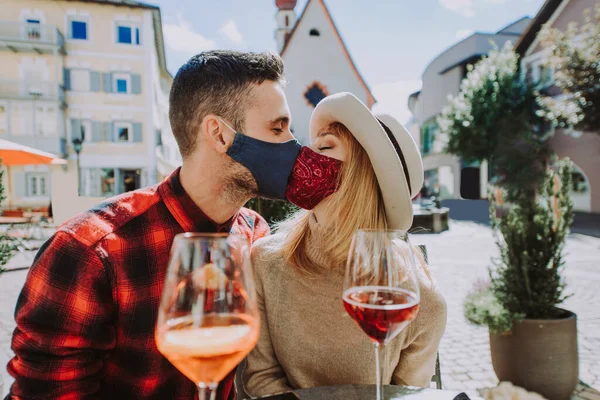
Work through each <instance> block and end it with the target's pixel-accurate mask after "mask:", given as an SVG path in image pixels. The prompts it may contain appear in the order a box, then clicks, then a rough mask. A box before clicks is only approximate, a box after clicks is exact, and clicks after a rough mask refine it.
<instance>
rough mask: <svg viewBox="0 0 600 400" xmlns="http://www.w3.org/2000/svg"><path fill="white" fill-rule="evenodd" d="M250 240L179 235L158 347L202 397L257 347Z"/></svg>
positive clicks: (212, 393)
mask: <svg viewBox="0 0 600 400" xmlns="http://www.w3.org/2000/svg"><path fill="white" fill-rule="evenodd" d="M259 326H260V323H259V315H258V309H257V307H256V299H255V294H254V281H253V278H252V270H251V265H250V251H249V246H248V242H247V240H246V239H245V238H244V237H242V236H230V235H227V234H200V233H184V234H179V235H177V236H175V239H174V241H173V247H172V249H171V259H170V261H169V267H168V270H167V276H166V278H165V284H164V288H163V294H162V299H161V303H160V308H159V311H158V321H157V324H156V332H155V339H156V345H157V347H158V350H159V351H160V352H161V353H162V354H163V355H164V356H165V357H166V358H167V359H168V360H169V361H170V362H171V363H172V364H173V365H174V366H175V368H177V369H178V370H179V371H180V372H181V373H183V374H184V375H185V376H187V377H188V378H189V379H190V380H191V381H193V382H194V383H195V384H196V385H197V386H198V390H199V398H200V400H214V399H215V397H216V389H217V386H218V384H219V382H220V381H221V380H222V379H223V378H225V377H226V376H227V374H229V373H230V372H231V371H232V370H233V369H234V368H235V366H236V365H237V364H239V362H240V361H242V360H243V359H244V357H246V355H248V353H249V352H250V351H251V350H252V349H253V348H254V346H255V345H256V342H257V340H258V335H259V330H260V328H259Z"/></svg>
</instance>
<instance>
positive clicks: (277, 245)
mask: <svg viewBox="0 0 600 400" xmlns="http://www.w3.org/2000/svg"><path fill="white" fill-rule="evenodd" d="M283 239H284V236H283V234H281V233H275V234H273V235H268V236H265V237H262V238H260V239H258V240H257V241H256V242H254V244H253V245H252V265H253V266H254V268H255V269H261V268H263V267H264V266H266V265H269V264H273V263H276V264H280V261H281V260H282V259H283Z"/></svg>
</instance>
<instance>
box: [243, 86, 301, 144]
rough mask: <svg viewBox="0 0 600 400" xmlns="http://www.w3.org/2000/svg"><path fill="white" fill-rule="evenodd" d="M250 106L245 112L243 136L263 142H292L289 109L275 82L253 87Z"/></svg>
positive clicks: (282, 93) (281, 89)
mask: <svg viewBox="0 0 600 400" xmlns="http://www.w3.org/2000/svg"><path fill="white" fill-rule="evenodd" d="M250 96H252V100H251V102H250V103H251V104H250V105H249V106H248V109H247V110H246V120H245V124H244V131H243V132H242V133H243V134H245V135H247V136H250V137H252V138H254V139H258V140H262V141H265V142H272V143H282V142H287V141H288V140H292V139H293V138H294V136H293V135H292V132H291V131H290V123H291V116H290V108H289V107H288V104H287V99H286V97H285V93H284V92H283V88H282V87H281V85H280V84H279V83H277V82H273V81H265V82H263V83H261V84H260V85H254V87H253V89H252V92H251V95H250Z"/></svg>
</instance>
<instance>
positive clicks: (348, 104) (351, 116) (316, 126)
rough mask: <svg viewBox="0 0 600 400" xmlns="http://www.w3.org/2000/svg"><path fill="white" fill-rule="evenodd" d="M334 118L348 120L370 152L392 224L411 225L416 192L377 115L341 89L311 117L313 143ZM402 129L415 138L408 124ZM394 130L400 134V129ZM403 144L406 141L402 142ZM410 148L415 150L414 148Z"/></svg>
mask: <svg viewBox="0 0 600 400" xmlns="http://www.w3.org/2000/svg"><path fill="white" fill-rule="evenodd" d="M333 122H340V123H342V124H344V126H346V128H348V130H349V131H350V132H351V133H352V135H353V136H354V137H355V138H356V140H357V141H358V142H359V143H360V145H361V146H362V147H363V148H364V149H365V151H366V152H367V155H368V157H369V159H370V161H371V165H372V166H373V170H374V171H375V175H376V177H377V182H378V183H379V188H380V190H381V194H382V197H383V202H384V206H385V211H386V216H387V222H388V228H389V229H401V230H408V229H410V227H411V225H412V221H413V210H412V202H411V199H412V196H411V193H410V191H409V187H408V182H407V180H406V176H405V174H404V167H403V165H402V161H401V160H400V157H399V156H398V154H397V153H396V150H395V149H394V146H393V144H392V142H391V141H390V139H389V137H388V135H387V133H386V132H385V130H384V129H383V128H382V126H381V124H380V123H379V121H378V119H377V117H375V115H374V114H373V113H372V112H371V110H369V109H368V108H367V106H366V105H364V104H363V103H362V102H361V101H360V100H359V99H358V98H357V97H356V96H354V95H353V94H351V93H337V94H335V95H332V96H329V97H326V98H325V99H323V100H322V101H321V102H320V103H319V104H318V105H317V107H316V108H315V109H314V111H313V114H312V117H311V120H310V127H309V132H310V140H311V143H312V142H314V140H315V139H316V137H317V135H318V133H319V132H320V130H322V129H323V128H325V127H326V126H328V125H329V124H331V123H333ZM386 125H387V124H386ZM400 126H401V125H400ZM402 130H404V131H405V134H406V135H408V136H409V137H410V138H411V140H412V137H411V136H410V134H409V133H408V132H407V131H406V129H404V127H402ZM393 133H394V136H396V137H397V135H398V132H393ZM400 134H403V133H402V132H401V133H400ZM399 142H400V141H399ZM413 144H414V141H413ZM400 145H402V143H401V142H400ZM415 147H416V145H415ZM403 150H404V149H403ZM410 151H414V150H413V149H410ZM417 152H418V149H417ZM412 158H414V157H412ZM419 160H420V155H419ZM409 170H410V169H409ZM411 175H412V174H411ZM421 175H422V164H421ZM416 183H417V182H415V184H416ZM421 184H422V181H421V183H420V184H419V188H418V189H417V192H418V191H419V190H420V185H421ZM411 186H412V185H411ZM413 191H414V190H413Z"/></svg>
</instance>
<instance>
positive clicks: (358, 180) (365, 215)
mask: <svg viewBox="0 0 600 400" xmlns="http://www.w3.org/2000/svg"><path fill="white" fill-rule="evenodd" d="M327 130H328V132H330V133H332V134H333V135H335V136H337V137H338V138H339V139H340V140H341V141H342V142H343V143H344V144H345V146H346V147H347V149H348V151H347V157H346V160H345V162H344V163H343V165H342V169H341V173H340V176H339V179H340V181H339V188H338V191H337V192H336V193H334V194H332V195H331V196H329V197H328V198H327V202H326V203H325V207H326V211H325V213H326V214H327V215H328V216H329V217H328V220H327V225H326V226H323V224H322V222H321V221H319V224H320V226H321V228H322V229H323V230H324V231H325V232H331V233H332V235H331V236H330V237H329V238H328V240H326V241H323V243H321V244H320V249H321V251H323V253H324V254H325V255H326V256H327V258H328V259H329V260H330V261H331V262H332V263H333V264H334V265H332V266H331V267H336V266H339V267H342V266H343V265H345V262H346V259H347V257H348V250H349V248H350V243H351V240H352V235H353V234H354V232H355V231H356V230H357V229H386V228H387V222H386V216H385V209H384V205H383V198H382V196H381V191H380V190H379V185H378V183H377V177H376V175H375V171H374V170H373V166H372V165H371V161H370V160H369V156H368V155H367V152H366V151H365V150H364V149H363V147H362V146H361V145H360V144H359V143H358V141H357V140H356V139H355V138H354V136H353V135H352V133H350V131H349V130H348V128H346V126H344V125H343V124H341V123H339V122H334V123H332V124H330V125H329V126H328V127H327ZM312 213H313V212H312V211H305V210H301V211H298V212H297V213H295V214H294V215H292V216H291V217H290V218H288V219H286V220H285V221H282V222H281V223H279V224H278V226H277V227H276V230H277V231H278V232H281V233H283V234H284V235H285V238H284V243H283V254H284V257H285V258H286V259H287V261H288V262H289V263H290V264H292V265H293V266H295V267H296V268H297V269H298V270H300V271H301V272H305V273H307V274H309V275H313V274H315V273H318V271H319V270H320V269H321V268H322V267H320V266H318V265H316V264H315V263H314V262H313V261H311V260H310V258H309V257H308V255H307V248H306V246H307V239H308V234H309V219H310V218H311V216H312Z"/></svg>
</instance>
